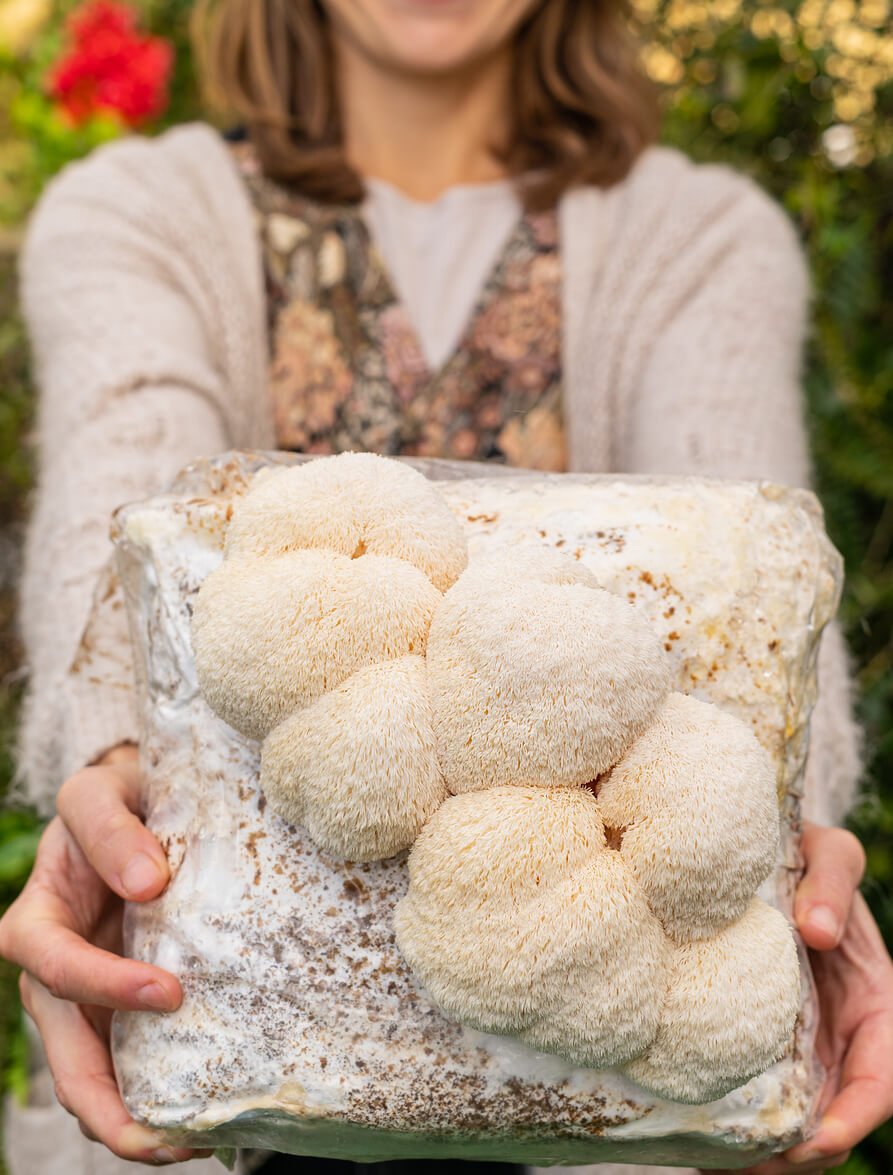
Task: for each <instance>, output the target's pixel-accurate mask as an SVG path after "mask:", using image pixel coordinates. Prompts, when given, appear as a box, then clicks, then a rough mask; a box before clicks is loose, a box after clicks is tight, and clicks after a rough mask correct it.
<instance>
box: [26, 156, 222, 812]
mask: <svg viewBox="0 0 893 1175" xmlns="http://www.w3.org/2000/svg"><path fill="white" fill-rule="evenodd" d="M146 148H147V144H146V143H140V144H130V143H128V142H126V141H124V142H119V143H115V144H111V145H109V146H108V147H106V148H103V149H100V150H99V151H98V152H96V153H95V154H94V156H91V157H90V158H88V159H87V160H85V161H81V162H79V163H77V164H72V165H69V167H68V168H66V169H65V170H64V171H63V172H62V173H60V174H59V175H58V176H57V177H56V178H55V179H54V180H53V181H52V182H51V183H50V185H49V186H48V187H47V189H46V190H45V191H44V194H43V196H42V197H41V200H40V202H39V204H38V206H37V208H36V210H35V211H34V213H33V214H32V217H31V219H30V221H29V225H28V229H27V232H26V237H25V241H24V245H23V251H22V255H21V262H20V294H21V301H22V307H23V312H24V316H25V323H26V328H27V332H28V336H29V341H30V344H31V349H32V358H33V367H34V372H35V377H36V382H37V387H38V409H37V420H36V435H35V441H36V448H37V484H36V492H35V498H34V501H33V504H32V509H31V512H30V519H29V523H28V527H27V532H26V536H25V552H24V565H23V573H22V580H21V584H20V625H21V631H22V638H23V643H24V647H25V655H26V662H27V669H28V686H27V690H26V696H25V700H24V707H23V713H22V720H21V723H20V728H19V735H18V746H17V755H16V782H17V784H18V785H19V787H20V788H21V787H22V786H24V790H25V791H26V793H27V794H28V796H29V798H30V799H31V800H32V801H33V802H34V803H36V804H37V805H38V807H39V808H40V809H41V810H43V811H44V812H47V811H48V810H50V809H51V808H52V803H53V799H54V797H55V793H56V791H57V790H58V788H59V786H60V784H61V783H62V782H63V780H64V779H65V778H66V777H67V776H68V775H70V774H71V773H72V772H73V771H75V770H76V769H77V768H79V767H81V766H84V765H86V764H88V763H90V762H92V761H94V760H95V759H96V758H98V756H99V755H100V754H101V753H102V752H103V751H104V750H106V749H108V748H109V747H111V746H113V745H115V744H116V743H118V742H121V741H134V742H136V741H137V740H138V726H137V721H136V713H135V707H134V688H133V671H132V660H131V655H130V644H129V635H128V630H127V623H126V618H125V611H124V608H123V600H122V593H121V589H120V585H119V584H118V583H117V580H116V577H115V574H114V570H113V564H112V561H111V558H110V557H111V552H112V546H111V542H110V539H109V534H108V531H109V522H110V517H111V513H112V511H113V510H114V508H115V507H116V506H118V505H120V504H122V503H124V502H126V501H132V500H135V499H138V498H141V497H144V496H146V495H148V494H150V493H153V492H157V491H158V490H159V489H161V488H163V486H164V485H165V483H166V482H167V481H169V480H170V478H171V477H172V476H173V475H174V474H175V472H176V471H177V470H178V469H179V468H181V467H182V466H183V465H184V464H186V463H188V462H189V461H191V460H193V459H194V458H196V457H199V456H202V455H208V454H212V453H215V452H219V451H221V450H223V449H226V448H228V447H229V446H230V444H231V437H230V436H229V435H228V429H227V423H226V421H225V419H224V413H223V412H222V411H221V404H222V403H224V402H225V399H226V395H227V388H226V386H225V382H226V381H225V373H226V363H225V361H224V359H223V358H222V357H221V349H220V347H219V346H218V345H217V344H218V339H216V338H215V337H214V335H213V332H212V331H210V330H209V329H208V317H209V316H208V313H207V310H206V308H203V307H202V300H203V298H204V293H203V291H202V277H203V275H202V274H201V273H199V272H196V269H195V267H194V266H192V265H191V262H190V258H189V255H188V251H187V250H184V249H180V248H177V243H176V241H175V240H173V239H172V237H171V234H170V232H169V230H168V229H167V227H166V225H167V223H168V221H166V219H165V215H164V212H163V209H161V208H160V207H156V208H155V209H153V202H152V198H151V196H150V195H149V194H147V188H146V184H145V182H143V181H142V180H141V179H140V177H139V176H138V175H137V173H136V170H135V169H134V168H133V162H134V160H140V159H142V158H143V157H144V156H145V152H146ZM150 158H151V156H150ZM155 163H156V164H157V167H156V169H155V170H156V171H157V172H159V173H160V177H159V178H157V182H158V184H159V185H160V187H161V189H163V188H164V176H163V172H164V168H165V166H170V161H169V160H167V161H166V160H165V159H163V158H162V157H161V154H160V153H159V152H157V150H156V157H155ZM176 195H177V193H176V192H173V193H171V196H172V198H175V197H176ZM156 213H157V215H156ZM168 219H169V214H168ZM218 293H219V294H220V295H221V296H224V295H225V291H219V292H218ZM205 300H206V299H205ZM221 333H222V328H221Z"/></svg>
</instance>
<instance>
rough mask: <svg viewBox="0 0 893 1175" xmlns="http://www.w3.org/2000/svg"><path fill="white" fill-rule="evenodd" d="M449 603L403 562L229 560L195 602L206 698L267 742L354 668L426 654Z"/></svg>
mask: <svg viewBox="0 0 893 1175" xmlns="http://www.w3.org/2000/svg"><path fill="white" fill-rule="evenodd" d="M441 599H442V597H441V595H440V592H438V590H437V589H436V588H435V587H434V586H433V584H432V583H431V581H430V580H429V579H428V578H427V577H426V576H425V575H423V574H422V572H421V571H418V570H417V569H416V568H415V567H413V566H412V565H411V564H410V563H406V562H404V561H403V560H402V559H389V558H385V557H383V556H377V555H368V556H367V557H366V558H364V559H349V558H348V557H347V556H346V555H336V554H334V553H333V552H331V551H292V552H290V553H289V554H287V555H279V556H275V557H273V556H268V557H266V558H259V559H255V558H250V557H245V558H238V559H228V560H225V561H224V562H223V563H222V564H221V565H220V566H219V567H217V568H215V570H214V571H212V572H211V574H210V575H208V576H207V577H206V579H205V580H204V582H203V583H202V586H201V588H200V589H199V592H198V595H197V597H196V600H195V605H194V611H193V617H192V637H193V645H194V649H195V665H196V671H197V675H198V681H199V686H200V688H201V692H202V696H203V697H204V699H205V700H206V701H207V703H208V705H209V706H211V708H212V709H213V710H214V711H215V712H216V713H217V714H219V715H220V717H221V718H223V719H224V721H226V722H228V723H229V724H230V726H233V727H234V728H235V729H236V730H238V731H240V733H242V734H244V735H246V736H247V737H249V738H264V737H265V736H266V735H267V733H268V732H269V731H270V730H272V729H273V727H274V726H277V725H278V724H279V723H280V722H281V721H282V720H283V719H284V718H286V717H288V716H289V715H290V714H293V713H294V711H295V710H298V709H300V708H301V707H302V706H306V705H308V704H309V703H310V702H313V701H315V699H316V698H318V697H320V696H321V695H322V694H323V693H325V691H326V690H330V689H333V688H334V687H335V686H338V685H340V684H341V682H342V681H344V680H345V678H347V677H349V676H350V675H351V674H352V673H353V672H354V671H355V670H357V669H359V668H362V667H363V666H365V665H370V664H374V663H375V662H378V661H386V660H393V659H395V658H397V657H405V656H408V655H409V654H413V653H414V654H417V655H422V654H423V653H424V652H425V642H426V640H427V635H428V628H429V625H430V623H431V617H432V615H433V614H434V609H435V607H436V606H437V604H438V603H439V601H440V600H441Z"/></svg>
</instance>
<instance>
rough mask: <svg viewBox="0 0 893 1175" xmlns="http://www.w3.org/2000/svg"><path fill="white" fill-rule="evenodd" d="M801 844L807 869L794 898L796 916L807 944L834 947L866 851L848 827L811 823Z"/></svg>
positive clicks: (805, 829)
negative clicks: (847, 829) (827, 826)
mask: <svg viewBox="0 0 893 1175" xmlns="http://www.w3.org/2000/svg"><path fill="white" fill-rule="evenodd" d="M802 847H803V856H804V858H805V861H806V872H805V874H804V877H803V880H802V881H801V882H800V885H799V887H798V889H797V896H796V898H795V900H794V918H795V920H796V922H797V925H798V927H799V928H800V933H801V934H802V935H803V939H804V941H805V943H806V945H807V946H809V947H812V948H813V950H818V951H829V950H833V948H834V947H836V946H837V944H838V943H839V942H840V940H841V938H842V936H843V932H844V930H845V928H846V924H847V921H848V920H849V916H850V909H851V907H852V904H853V898H854V897H855V895H856V891H857V890H858V888H859V883H860V882H861V880H862V875H863V874H864V872H865V850H864V849H863V848H862V845H861V844H860V843H859V841H858V840H857V839H856V837H855V836H853V834H852V833H851V832H847V831H846V829H843V828H823V827H822V826H821V825H818V824H809V823H807V824H806V825H805V827H804V832H803V842H802Z"/></svg>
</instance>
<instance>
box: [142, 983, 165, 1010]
mask: <svg viewBox="0 0 893 1175" xmlns="http://www.w3.org/2000/svg"><path fill="white" fill-rule="evenodd" d="M136 998H137V999H138V1000H139V1002H140V1003H141V1004H142V1006H143V1007H144V1008H152V1009H154V1010H155V1011H157V1012H167V1011H171V1010H172V1008H173V1001H172V1000H171V997H170V995H169V994H168V993H167V992H166V991H165V989H164V988H163V987H162V986H161V984H160V983H147V984H146V985H145V986H144V987H141V988H140V989H139V991H138V992H137V993H136Z"/></svg>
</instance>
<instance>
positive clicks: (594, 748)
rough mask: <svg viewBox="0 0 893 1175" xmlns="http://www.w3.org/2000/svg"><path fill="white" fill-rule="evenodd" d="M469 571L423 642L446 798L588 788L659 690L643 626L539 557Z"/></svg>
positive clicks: (647, 714) (567, 563)
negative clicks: (491, 790)
mask: <svg viewBox="0 0 893 1175" xmlns="http://www.w3.org/2000/svg"><path fill="white" fill-rule="evenodd" d="M514 555H515V552H514V551H512V550H507V551H505V552H500V553H498V554H497V555H496V556H491V557H490V558H488V559H486V560H484V559H482V560H479V561H476V562H473V563H472V564H471V566H470V567H469V569H468V571H466V572H465V573H464V574H463V575H462V576H460V578H459V580H458V581H457V582H456V583H455V584H454V586H453V587H452V588H450V590H449V591H448V592H447V593H446V595H445V596H444V598H443V601H442V602H441V603H440V604H439V606H438V608H437V612H436V613H435V616H434V620H433V621H432V624H431V631H430V633H429V637H428V669H429V672H430V675H431V691H432V702H433V706H434V722H435V732H436V736H437V746H438V756H439V758H440V762H441V766H442V767H443V770H444V774H445V775H446V779H447V786H448V787H449V789H450V791H451V792H454V793H456V792H464V791H472V790H477V789H480V788H488V787H499V786H502V785H506V784H524V785H533V786H538V787H551V786H555V785H568V784H570V785H574V784H576V785H580V784H585V783H588V782H589V781H591V780H593V779H595V778H596V776H598V775H600V774H601V773H602V772H604V771H606V770H607V769H608V768H609V767H611V766H612V765H613V764H614V763H616V762H617V760H618V759H619V758H620V756H621V755H622V754H623V753H624V751H625V750H626V749H627V748H628V747H629V746H630V744H631V743H632V742H633V740H634V739H635V738H636V737H637V736H638V735H640V734H641V733H642V731H644V730H645V728H646V727H647V726H648V724H649V723H650V722H651V720H652V719H653V718H654V715H655V714H656V712H657V710H658V707H659V706H660V704H661V702H662V701H663V700H664V698H665V697H666V695H667V693H668V691H669V669H668V665H667V660H666V657H665V656H664V653H663V650H662V647H661V643H660V640H659V639H658V637H657V635H656V633H655V632H654V631H653V630H652V628H651V626H650V625H649V624H648V623H647V622H646V621H645V620H643V618H642V617H641V616H640V615H639V614H638V613H637V612H636V610H635V609H634V608H633V607H632V606H631V605H630V604H628V603H627V602H626V601H625V600H622V599H620V597H619V596H615V595H612V594H611V593H610V592H606V591H603V590H602V589H601V588H599V587H596V586H594V584H593V583H592V582H591V577H590V576H589V574H588V573H582V572H580V571H578V570H577V568H576V567H575V566H574V563H573V561H572V560H569V559H568V558H567V557H565V556H560V555H556V554H554V553H552V552H549V551H548V550H547V549H545V548H544V549H543V550H542V551H541V552H538V553H537V554H536V555H530V554H528V555H522V556H520V557H519V558H518V559H517V561H515V560H514V558H513V557H514Z"/></svg>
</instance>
